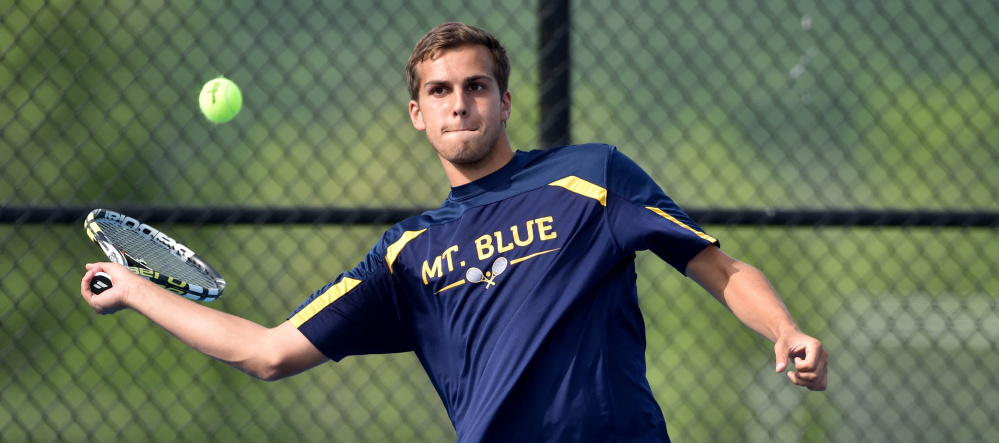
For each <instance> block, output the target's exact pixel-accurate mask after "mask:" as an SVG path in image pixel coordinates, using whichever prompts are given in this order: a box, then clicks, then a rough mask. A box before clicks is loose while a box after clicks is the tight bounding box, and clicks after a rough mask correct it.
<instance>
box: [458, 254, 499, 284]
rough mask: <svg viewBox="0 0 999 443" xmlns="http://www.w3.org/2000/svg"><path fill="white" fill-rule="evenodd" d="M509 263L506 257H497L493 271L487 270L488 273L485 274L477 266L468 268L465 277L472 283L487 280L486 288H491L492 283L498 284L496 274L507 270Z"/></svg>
mask: <svg viewBox="0 0 999 443" xmlns="http://www.w3.org/2000/svg"><path fill="white" fill-rule="evenodd" d="M509 264H510V262H509V261H507V259H506V257H500V258H497V259H496V261H494V262H493V266H492V272H489V271H486V273H485V274H483V273H482V270H481V269H479V268H475V267H472V268H468V271H466V272H465V279H466V280H468V281H470V282H472V283H482V282H485V283H486V289H489V286H490V285H495V284H496V282H495V281H494V280H495V279H496V276H498V275H500V274H502V273H503V271H505V270H506V267H507V265H509Z"/></svg>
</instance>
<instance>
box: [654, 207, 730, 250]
mask: <svg viewBox="0 0 999 443" xmlns="http://www.w3.org/2000/svg"><path fill="white" fill-rule="evenodd" d="M645 209H648V210H650V211H652V212H655V213H656V214H659V215H661V216H662V217H663V218H665V219H666V220H669V221H671V222H673V223H676V224H677V225H679V226H680V227H681V228H683V229H686V230H688V231H690V232H693V233H694V234H697V236H698V237H700V238H703V239H705V240H707V241H709V242H711V243H717V242H718V240H717V239H715V238H714V237H712V236H710V235H708V234H705V233H703V232H701V231H698V230H695V229H694V228H691V227H690V226H687V224H686V223H684V222H682V221H680V220H677V219H676V218H675V217H673V216H672V215H669V214H667V213H666V212H665V211H663V210H662V209H659V208H656V207H654V206H646V207H645Z"/></svg>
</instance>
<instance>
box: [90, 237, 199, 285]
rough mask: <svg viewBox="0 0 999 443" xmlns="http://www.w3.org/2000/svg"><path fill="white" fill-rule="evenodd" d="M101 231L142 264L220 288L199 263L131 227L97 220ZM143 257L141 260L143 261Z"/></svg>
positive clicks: (174, 276)
mask: <svg viewBox="0 0 999 443" xmlns="http://www.w3.org/2000/svg"><path fill="white" fill-rule="evenodd" d="M97 224H98V225H99V226H100V228H101V232H103V233H104V234H105V235H107V236H108V238H109V239H110V240H111V242H112V243H114V244H115V245H117V246H118V247H119V249H121V250H122V251H124V252H125V253H126V254H128V255H129V256H130V257H132V258H133V259H136V260H138V261H140V262H141V263H143V264H144V265H145V266H147V267H149V268H150V269H153V270H155V271H156V272H159V273H160V274H162V275H165V276H168V277H173V278H174V279H176V280H181V281H184V282H187V283H188V284H192V285H198V286H201V287H204V288H217V287H218V285H217V284H216V282H215V279H213V278H212V277H211V276H210V275H208V273H206V272H205V271H204V270H202V269H201V267H199V266H198V265H196V264H195V263H193V262H191V261H190V260H185V259H183V258H181V257H180V256H179V255H177V254H175V253H173V252H172V251H170V250H169V249H168V248H167V247H166V246H165V245H163V244H161V243H160V242H157V241H155V240H153V239H151V238H149V237H146V236H144V235H142V234H140V233H138V232H136V231H134V230H132V229H127V228H123V227H121V226H119V225H117V224H115V223H101V222H100V221H98V223H97ZM140 259H141V260H140Z"/></svg>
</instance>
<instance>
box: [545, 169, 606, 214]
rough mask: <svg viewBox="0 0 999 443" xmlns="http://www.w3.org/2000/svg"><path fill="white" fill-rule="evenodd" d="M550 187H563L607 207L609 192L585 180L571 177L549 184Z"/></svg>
mask: <svg viewBox="0 0 999 443" xmlns="http://www.w3.org/2000/svg"><path fill="white" fill-rule="evenodd" d="M548 185H549V186H561V187H563V188H565V189H568V190H570V191H572V192H575V193H577V194H579V195H582V196H586V197H589V198H592V199H594V200H596V201H598V202H600V204H601V205H603V206H607V190H606V189H604V188H601V187H600V186H597V185H595V184H593V183H590V182H588V181H586V180H583V179H581V178H579V177H576V176H575V175H570V176H568V177H566V178H563V179H561V180H556V181H553V182H551V183H549V184H548Z"/></svg>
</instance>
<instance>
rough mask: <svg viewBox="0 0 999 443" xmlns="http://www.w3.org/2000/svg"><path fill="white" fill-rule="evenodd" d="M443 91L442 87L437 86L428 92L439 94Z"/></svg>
mask: <svg viewBox="0 0 999 443" xmlns="http://www.w3.org/2000/svg"><path fill="white" fill-rule="evenodd" d="M443 93H444V88H443V87H441V86H438V87H436V88H434V89H431V90H430V94H431V95H441V94H443Z"/></svg>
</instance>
